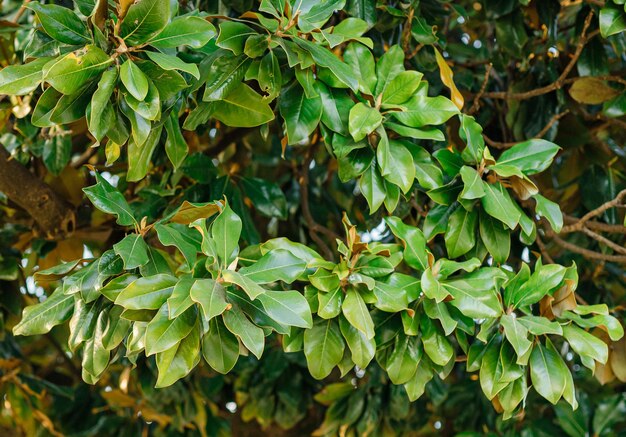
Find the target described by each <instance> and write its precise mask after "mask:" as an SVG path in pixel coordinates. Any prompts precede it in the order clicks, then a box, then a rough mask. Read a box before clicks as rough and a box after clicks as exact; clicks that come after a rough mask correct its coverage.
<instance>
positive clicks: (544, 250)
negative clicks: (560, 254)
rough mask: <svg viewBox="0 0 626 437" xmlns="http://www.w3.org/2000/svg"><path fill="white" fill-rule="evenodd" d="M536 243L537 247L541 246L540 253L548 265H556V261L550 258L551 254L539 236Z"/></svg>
mask: <svg viewBox="0 0 626 437" xmlns="http://www.w3.org/2000/svg"><path fill="white" fill-rule="evenodd" d="M536 242H537V246H539V251H540V252H541V255H542V256H543V257H544V258H545V260H546V261H548V263H550V264H554V259H553V258H552V256H550V253H549V252H548V248H547V247H546V245H545V243H544V242H543V240H542V239H541V237H540V236H539V235H538V234H537V239H536Z"/></svg>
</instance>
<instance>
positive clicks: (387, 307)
mask: <svg viewBox="0 0 626 437" xmlns="http://www.w3.org/2000/svg"><path fill="white" fill-rule="evenodd" d="M416 288H419V284H418V282H417V280H416V279H415V278H413V277H412V276H408V275H403V274H402V273H392V274H391V275H389V277H387V278H385V279H383V280H380V281H376V282H375V283H374V290H373V291H374V296H376V303H375V306H376V308H378V309H380V310H382V311H387V312H390V313H396V312H400V311H402V310H404V309H406V308H408V306H409V297H408V293H409V292H411V291H412V289H416Z"/></svg>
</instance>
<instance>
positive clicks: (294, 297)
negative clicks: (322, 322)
mask: <svg viewBox="0 0 626 437" xmlns="http://www.w3.org/2000/svg"><path fill="white" fill-rule="evenodd" d="M259 300H260V301H261V303H262V304H263V308H265V310H266V311H267V314H269V316H270V317H271V318H272V319H274V320H276V321H277V322H278V323H280V324H283V325H286V326H297V327H300V328H311V327H312V326H313V320H312V317H311V309H310V308H309V304H308V302H307V300H306V299H305V298H304V296H303V295H302V294H300V292H298V291H295V290H288V291H276V290H267V291H266V292H265V293H263V294H261V295H259Z"/></svg>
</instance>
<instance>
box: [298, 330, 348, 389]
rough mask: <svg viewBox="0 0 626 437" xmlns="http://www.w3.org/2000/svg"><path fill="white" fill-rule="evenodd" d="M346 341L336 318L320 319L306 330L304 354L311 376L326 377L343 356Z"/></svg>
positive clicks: (316, 377)
mask: <svg viewBox="0 0 626 437" xmlns="http://www.w3.org/2000/svg"><path fill="white" fill-rule="evenodd" d="M344 348H345V343H344V341H343V338H342V336H341V331H340V330H339V327H338V326H337V321H336V320H332V319H331V320H323V319H318V320H316V321H315V323H314V324H313V328H311V329H307V330H305V331H304V355H305V356H306V361H307V366H308V368H309V372H311V376H312V377H313V378H315V379H324V378H326V377H327V376H328V375H330V372H332V370H333V368H334V367H335V366H336V365H337V364H339V362H340V361H341V359H342V358H343V351H344Z"/></svg>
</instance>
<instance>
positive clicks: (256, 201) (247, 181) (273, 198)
mask: <svg viewBox="0 0 626 437" xmlns="http://www.w3.org/2000/svg"><path fill="white" fill-rule="evenodd" d="M241 188H242V189H243V191H244V193H245V194H246V196H248V197H249V198H250V200H251V201H252V204H253V205H254V208H255V209H256V210H257V211H258V212H260V213H261V214H263V215H264V216H266V217H278V218H280V219H283V220H284V219H286V218H287V199H286V198H285V194H284V193H283V191H282V190H281V189H280V186H278V184H276V183H274V182H271V181H268V180H265V179H261V178H248V177H244V178H241Z"/></svg>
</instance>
